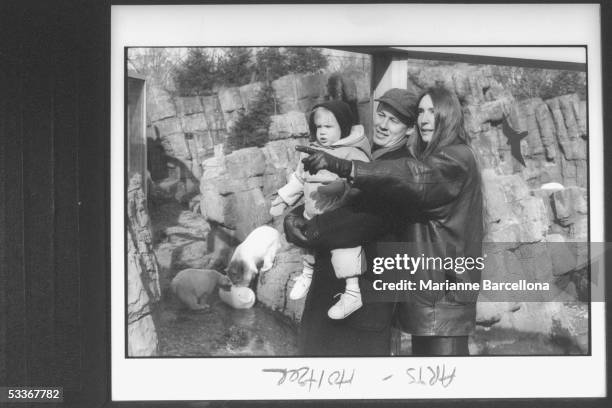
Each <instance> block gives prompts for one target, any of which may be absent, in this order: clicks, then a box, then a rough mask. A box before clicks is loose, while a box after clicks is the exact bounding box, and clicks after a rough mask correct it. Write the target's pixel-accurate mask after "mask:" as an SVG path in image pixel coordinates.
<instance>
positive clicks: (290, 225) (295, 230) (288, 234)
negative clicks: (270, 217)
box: [283, 205, 310, 248]
mask: <svg viewBox="0 0 612 408" xmlns="http://www.w3.org/2000/svg"><path fill="white" fill-rule="evenodd" d="M303 212H304V206H303V205H301V206H299V207H297V208H294V209H293V210H291V211H290V212H289V214H287V216H286V217H285V220H284V222H283V227H284V229H285V238H286V239H287V241H288V242H290V243H292V244H294V245H297V246H299V247H302V248H308V247H309V246H310V245H309V242H308V238H306V235H304V232H303V229H304V228H305V226H306V219H305V218H304V217H303V216H302V213H303Z"/></svg>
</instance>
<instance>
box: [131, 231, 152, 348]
mask: <svg viewBox="0 0 612 408" xmlns="http://www.w3.org/2000/svg"><path fill="white" fill-rule="evenodd" d="M130 235H131V234H130V233H129V231H128V240H127V241H128V253H127V275H128V276H127V325H128V355H129V356H130V357H135V356H154V355H156V354H157V332H156V330H155V325H154V323H153V318H152V316H151V301H150V298H149V295H148V293H147V290H146V288H145V285H144V284H143V282H142V278H141V276H142V275H143V269H142V266H141V265H142V264H141V261H140V259H139V258H140V255H139V254H138V252H137V249H136V248H135V247H134V245H132V242H133V241H132V237H131V236H130Z"/></svg>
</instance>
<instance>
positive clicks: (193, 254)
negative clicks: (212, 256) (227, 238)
mask: <svg viewBox="0 0 612 408" xmlns="http://www.w3.org/2000/svg"><path fill="white" fill-rule="evenodd" d="M207 253H208V246H207V245H206V242H204V241H192V242H188V243H186V244H184V245H182V246H178V247H176V248H175V249H174V250H173V251H172V260H171V269H172V270H173V271H179V270H182V269H188V268H195V269H202V268H205V267H206V266H207V264H206V262H205V260H204V255H206V254H207Z"/></svg>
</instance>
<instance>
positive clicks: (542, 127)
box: [535, 103, 557, 160]
mask: <svg viewBox="0 0 612 408" xmlns="http://www.w3.org/2000/svg"><path fill="white" fill-rule="evenodd" d="M535 118H536V122H537V124H538V129H539V131H540V138H541V139H542V146H543V147H544V151H545V153H546V159H548V160H554V159H555V158H556V157H557V148H556V138H555V124H554V122H553V118H552V115H551V113H550V111H549V110H548V107H547V106H546V104H545V103H540V104H538V105H537V106H536V107H535Z"/></svg>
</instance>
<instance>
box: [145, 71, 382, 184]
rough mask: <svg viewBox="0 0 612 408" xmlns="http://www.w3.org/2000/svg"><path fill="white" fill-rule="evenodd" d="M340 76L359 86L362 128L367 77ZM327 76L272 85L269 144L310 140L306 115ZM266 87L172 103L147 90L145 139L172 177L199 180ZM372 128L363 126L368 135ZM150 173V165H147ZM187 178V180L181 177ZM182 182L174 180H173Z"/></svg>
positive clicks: (323, 94) (367, 117) (322, 95)
mask: <svg viewBox="0 0 612 408" xmlns="http://www.w3.org/2000/svg"><path fill="white" fill-rule="evenodd" d="M343 75H344V76H345V77H346V78H349V79H351V80H353V81H354V82H355V84H359V85H357V86H356V93H357V98H358V108H359V111H360V112H361V113H362V115H361V116H362V118H361V120H362V122H363V123H364V125H368V124H369V123H370V121H371V113H370V94H369V84H370V79H369V74H368V73H366V72H362V71H351V72H345V73H343ZM328 78H329V74H326V73H322V74H312V75H293V74H292V75H287V76H284V77H281V78H278V79H277V80H275V81H272V88H273V89H274V98H275V107H274V110H275V112H276V113H275V114H274V115H273V116H272V117H271V120H272V124H271V126H270V129H269V130H268V138H269V140H279V139H287V138H295V137H307V136H308V132H309V131H308V124H307V123H306V118H305V115H304V112H306V111H308V110H309V109H310V108H312V106H314V105H315V104H316V103H319V102H323V101H324V100H326V98H327V97H328V95H327V88H326V84H327V80H328ZM263 86H264V84H263V83H262V82H255V83H251V84H248V85H244V86H241V87H233V88H220V89H218V90H217V91H216V92H215V93H214V94H212V95H210V96H201V97H200V96H193V97H173V96H172V95H171V94H170V93H168V92H166V91H164V90H162V89H160V88H158V87H155V86H154V85H150V86H149V87H148V90H147V125H148V127H147V134H148V137H149V138H150V139H152V140H156V141H158V143H159V144H160V145H161V146H162V147H163V150H164V152H165V153H166V155H167V156H168V157H170V158H172V159H175V160H174V161H172V162H170V163H169V165H170V166H174V167H173V168H176V167H178V169H177V170H176V171H175V172H178V173H181V171H182V177H183V178H185V177H187V178H189V177H190V175H189V174H188V173H189V172H192V173H193V174H194V175H195V178H196V179H198V178H199V177H200V174H197V170H196V169H197V168H198V167H199V166H200V165H201V163H202V161H203V160H205V159H206V158H208V157H211V156H213V155H214V149H215V146H216V145H224V153H225V154H228V153H231V152H232V151H233V150H235V147H234V146H232V145H231V143H229V140H228V135H229V134H230V132H231V129H232V126H233V125H234V123H235V122H236V120H237V119H238V118H239V117H240V114H241V113H244V112H248V111H249V110H250V109H251V108H252V106H253V103H254V102H255V101H256V100H257V96H258V94H259V92H260V91H261V89H262V88H263ZM369 128H370V126H366V129H369ZM150 167H151V163H150ZM186 173H187V176H185V174H186ZM177 177H179V178H180V177H181V175H180V174H179V175H178V176H176V175H175V178H177Z"/></svg>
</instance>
